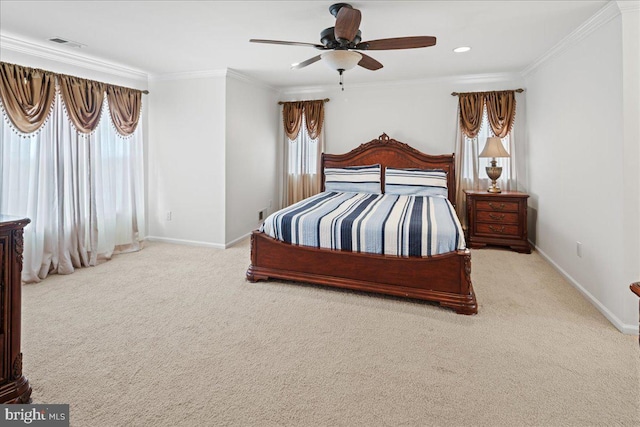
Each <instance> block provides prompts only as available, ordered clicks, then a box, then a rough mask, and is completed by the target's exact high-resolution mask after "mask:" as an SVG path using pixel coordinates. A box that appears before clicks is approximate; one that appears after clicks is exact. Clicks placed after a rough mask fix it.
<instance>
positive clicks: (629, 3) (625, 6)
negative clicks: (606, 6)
mask: <svg viewBox="0 0 640 427" xmlns="http://www.w3.org/2000/svg"><path fill="white" fill-rule="evenodd" d="M616 3H618V7H619V8H620V12H622V13H626V12H634V11H640V1H639V0H623V1H617V2H616Z"/></svg>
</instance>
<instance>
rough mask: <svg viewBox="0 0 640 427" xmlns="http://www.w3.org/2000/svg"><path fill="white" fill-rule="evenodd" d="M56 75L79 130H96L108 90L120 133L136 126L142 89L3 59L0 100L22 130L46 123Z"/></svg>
mask: <svg viewBox="0 0 640 427" xmlns="http://www.w3.org/2000/svg"><path fill="white" fill-rule="evenodd" d="M56 79H58V86H59V88H60V95H61V96H62V101H63V102H64V105H65V108H66V110H67V114H68V115H69V119H70V120H71V122H72V123H73V125H74V126H75V127H76V129H77V130H78V132H80V133H90V132H92V131H93V130H95V128H96V126H97V125H98V123H99V122H100V114H101V112H102V104H103V101H104V97H105V92H106V95H107V102H108V104H109V111H110V112H111V118H112V121H113V124H114V126H115V127H116V129H117V130H118V133H120V134H121V135H123V136H128V135H131V134H132V133H133V132H134V131H135V130H136V127H137V125H138V121H139V119H140V109H141V105H142V91H139V90H137V89H130V88H125V87H121V86H114V85H109V84H106V83H101V82H96V81H93V80H88V79H82V78H79V77H73V76H67V75H64V74H55V73H52V72H49V71H44V70H39V69H35V68H29V67H23V66H20V65H15V64H9V63H6V62H0V100H1V101H2V105H3V106H4V109H5V112H6V114H7V116H8V117H9V119H10V120H11V123H12V124H13V125H14V126H15V128H16V129H18V130H19V131H20V132H22V133H32V132H35V131H37V130H38V129H40V127H41V126H42V125H43V124H44V122H45V120H46V118H47V117H48V115H49V112H50V110H51V108H53V107H52V106H53V102H54V98H55V88H56V87H55V85H56Z"/></svg>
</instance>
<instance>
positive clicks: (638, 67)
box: [618, 1, 640, 319]
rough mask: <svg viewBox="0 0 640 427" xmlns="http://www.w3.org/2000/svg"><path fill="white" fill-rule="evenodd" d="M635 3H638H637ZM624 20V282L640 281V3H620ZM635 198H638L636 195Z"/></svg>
mask: <svg viewBox="0 0 640 427" xmlns="http://www.w3.org/2000/svg"><path fill="white" fill-rule="evenodd" d="M634 3H635V4H634ZM618 6H619V7H620V11H621V17H622V103H623V122H624V127H623V130H622V136H623V139H624V152H623V158H624V165H623V171H624V172H623V193H624V194H625V195H626V194H629V195H631V197H625V199H624V211H623V214H622V217H623V220H622V223H623V227H624V229H625V235H624V253H625V259H624V264H625V269H624V272H623V274H624V281H625V282H627V283H631V282H636V281H638V280H640V245H638V242H640V120H639V118H640V2H638V1H636V2H618ZM634 195H635V196H634ZM632 299H633V301H631V300H630V299H629V298H627V301H626V305H625V307H626V314H625V318H626V319H633V318H635V316H636V315H637V310H638V306H637V304H636V302H635V298H632Z"/></svg>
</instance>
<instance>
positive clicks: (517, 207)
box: [465, 190, 531, 253]
mask: <svg viewBox="0 0 640 427" xmlns="http://www.w3.org/2000/svg"><path fill="white" fill-rule="evenodd" d="M465 193H466V194H467V220H468V227H469V229H468V230H467V247H469V248H482V247H485V246H487V245H497V246H508V247H510V248H511V249H513V250H515V251H518V252H524V253H531V245H529V240H528V239H527V199H528V198H529V195H528V194H525V193H519V192H515V191H503V192H502V193H489V192H487V191H467V190H465Z"/></svg>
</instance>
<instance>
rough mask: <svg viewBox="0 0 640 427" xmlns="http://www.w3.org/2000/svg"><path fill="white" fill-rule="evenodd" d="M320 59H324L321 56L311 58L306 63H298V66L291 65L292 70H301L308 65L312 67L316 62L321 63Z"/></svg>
mask: <svg viewBox="0 0 640 427" xmlns="http://www.w3.org/2000/svg"><path fill="white" fill-rule="evenodd" d="M320 59H322V58H321V56H320V55H318V56H314V57H313V58H309V59H307V60H306V61H302V62H298V63H297V64H291V69H292V70H299V69H300V68H304V67H306V66H307V65H311V64H313V63H314V62H318V61H320Z"/></svg>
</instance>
